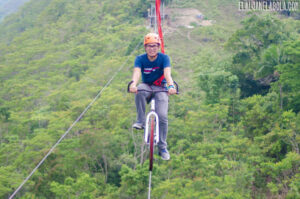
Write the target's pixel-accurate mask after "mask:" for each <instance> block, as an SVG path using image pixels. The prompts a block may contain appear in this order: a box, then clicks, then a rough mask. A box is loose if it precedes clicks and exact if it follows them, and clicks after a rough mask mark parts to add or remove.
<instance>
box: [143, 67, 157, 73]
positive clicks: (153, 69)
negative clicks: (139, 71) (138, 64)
mask: <svg viewBox="0 0 300 199" xmlns="http://www.w3.org/2000/svg"><path fill="white" fill-rule="evenodd" d="M156 69H159V67H158V66H156V67H153V68H144V73H145V74H150V73H152V72H154V71H156Z"/></svg>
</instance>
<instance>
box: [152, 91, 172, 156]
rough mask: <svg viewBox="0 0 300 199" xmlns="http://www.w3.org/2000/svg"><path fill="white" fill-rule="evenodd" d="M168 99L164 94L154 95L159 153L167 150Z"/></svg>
mask: <svg viewBox="0 0 300 199" xmlns="http://www.w3.org/2000/svg"><path fill="white" fill-rule="evenodd" d="M168 99H169V97H168V94H167V93H165V92H159V93H156V94H155V111H156V113H157V114H158V118H159V142H158V148H159V151H161V150H164V149H167V135H168Z"/></svg>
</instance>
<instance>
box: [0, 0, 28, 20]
mask: <svg viewBox="0 0 300 199" xmlns="http://www.w3.org/2000/svg"><path fill="white" fill-rule="evenodd" d="M27 1H29V0H0V22H2V20H3V18H4V17H5V16H7V15H9V14H11V13H14V12H16V11H17V10H18V9H19V8H20V7H21V6H22V5H23V4H24V3H26V2H27Z"/></svg>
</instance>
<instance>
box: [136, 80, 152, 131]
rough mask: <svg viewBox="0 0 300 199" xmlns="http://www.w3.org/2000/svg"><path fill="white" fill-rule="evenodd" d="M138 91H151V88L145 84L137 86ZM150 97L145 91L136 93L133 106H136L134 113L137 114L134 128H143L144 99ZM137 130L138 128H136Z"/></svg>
mask: <svg viewBox="0 0 300 199" xmlns="http://www.w3.org/2000/svg"><path fill="white" fill-rule="evenodd" d="M139 89H145V90H151V88H150V87H149V86H148V85H147V84H143V83H142V84H139V85H138V90H139ZM149 95H151V93H150V92H146V91H138V93H137V94H136V95H135V105H136V112H137V117H136V119H137V122H136V123H135V124H134V125H133V127H134V128H137V127H139V126H142V127H143V126H145V120H146V118H145V109H146V98H147V97H148V96H149ZM138 129H139V128H138Z"/></svg>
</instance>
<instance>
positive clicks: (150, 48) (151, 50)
mask: <svg viewBox="0 0 300 199" xmlns="http://www.w3.org/2000/svg"><path fill="white" fill-rule="evenodd" d="M145 50H146V53H147V55H148V56H150V57H155V56H156V55H157V53H158V50H159V44H157V43H149V44H147V45H146V46H145Z"/></svg>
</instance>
